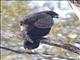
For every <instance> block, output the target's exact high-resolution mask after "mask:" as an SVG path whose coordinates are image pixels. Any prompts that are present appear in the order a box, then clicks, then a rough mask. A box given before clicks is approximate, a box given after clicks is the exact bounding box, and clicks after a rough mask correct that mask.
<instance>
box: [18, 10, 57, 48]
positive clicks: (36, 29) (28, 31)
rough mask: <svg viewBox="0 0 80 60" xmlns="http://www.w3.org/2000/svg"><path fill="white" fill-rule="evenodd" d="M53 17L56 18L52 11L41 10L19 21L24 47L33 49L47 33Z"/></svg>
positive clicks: (52, 22)
mask: <svg viewBox="0 0 80 60" xmlns="http://www.w3.org/2000/svg"><path fill="white" fill-rule="evenodd" d="M53 18H58V14H57V13H56V12H54V11H41V12H37V13H33V14H30V15H27V16H25V17H24V18H22V19H21V21H20V26H21V31H23V33H24V37H23V38H24V48H25V49H26V48H28V49H35V48H37V47H38V46H39V44H40V39H41V38H43V36H45V35H47V34H48V33H49V31H50V29H51V27H52V25H53V24H54V21H53Z"/></svg>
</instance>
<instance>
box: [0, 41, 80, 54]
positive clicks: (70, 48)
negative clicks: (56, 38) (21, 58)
mask: <svg viewBox="0 0 80 60" xmlns="http://www.w3.org/2000/svg"><path fill="white" fill-rule="evenodd" d="M41 43H44V44H48V45H50V46H56V47H59V48H63V49H66V50H68V51H71V52H74V53H76V54H80V48H78V47H76V46H73V45H71V44H68V43H63V44H57V43H55V42H49V40H41ZM0 49H5V50H9V51H12V52H15V53H28V54H39V53H38V52H25V51H20V50H15V49H12V48H8V47H3V46H0Z"/></svg>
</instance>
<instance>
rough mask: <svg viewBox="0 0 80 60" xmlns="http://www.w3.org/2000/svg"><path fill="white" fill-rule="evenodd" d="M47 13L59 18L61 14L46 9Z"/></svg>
mask: <svg viewBox="0 0 80 60" xmlns="http://www.w3.org/2000/svg"><path fill="white" fill-rule="evenodd" d="M45 13H47V14H49V15H51V16H52V17H53V18H58V17H59V15H58V14H57V13H56V12H54V11H45Z"/></svg>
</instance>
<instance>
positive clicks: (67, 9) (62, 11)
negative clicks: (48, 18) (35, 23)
mask: <svg viewBox="0 0 80 60" xmlns="http://www.w3.org/2000/svg"><path fill="white" fill-rule="evenodd" d="M45 10H53V11H55V12H56V13H58V14H59V18H58V19H55V20H54V25H53V27H52V29H51V31H50V33H49V36H50V37H51V38H52V39H53V40H55V41H54V42H56V43H60V42H61V41H63V42H66V43H69V44H72V45H74V46H76V47H78V48H80V20H79V18H78V17H77V15H76V14H75V13H74V11H73V9H72V8H71V6H70V4H69V2H68V1H17V0H15V1H1V13H0V14H1V19H0V20H1V21H0V26H1V30H0V31H1V32H0V33H1V37H0V38H1V42H0V45H1V46H6V47H9V48H14V49H16V50H19V49H20V48H21V47H22V44H23V40H21V39H20V37H19V36H18V34H19V32H20V19H21V18H23V17H24V16H25V15H27V14H31V13H34V12H39V11H45ZM36 51H38V52H44V53H53V54H54V57H51V58H45V57H43V56H41V55H29V54H16V53H13V52H10V51H6V50H1V54H0V58H1V60H63V58H58V57H56V56H59V57H65V58H72V59H73V60H80V55H77V54H75V53H72V52H70V51H68V50H65V49H62V48H58V47H55V46H49V45H46V44H40V46H39V47H38V48H37V49H36Z"/></svg>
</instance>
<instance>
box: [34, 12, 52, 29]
mask: <svg viewBox="0 0 80 60" xmlns="http://www.w3.org/2000/svg"><path fill="white" fill-rule="evenodd" d="M40 16H41V17H39V16H37V17H39V18H38V20H37V21H36V22H35V23H34V26H36V27H38V28H51V26H52V25H53V18H52V17H51V16H50V15H48V14H45V13H44V14H41V15H40Z"/></svg>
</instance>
